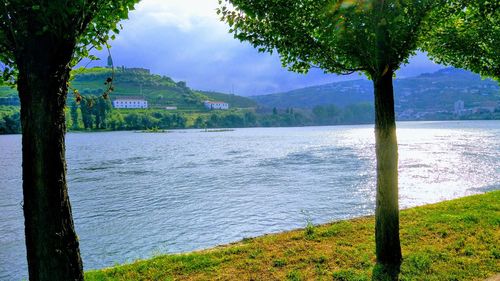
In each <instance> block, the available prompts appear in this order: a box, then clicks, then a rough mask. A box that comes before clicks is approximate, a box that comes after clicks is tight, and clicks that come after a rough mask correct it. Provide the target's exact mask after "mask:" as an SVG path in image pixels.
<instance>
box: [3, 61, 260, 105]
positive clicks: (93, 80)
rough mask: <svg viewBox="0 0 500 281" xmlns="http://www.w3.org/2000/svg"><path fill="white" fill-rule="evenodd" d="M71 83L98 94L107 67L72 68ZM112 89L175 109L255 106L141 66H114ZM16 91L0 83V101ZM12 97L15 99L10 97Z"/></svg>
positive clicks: (120, 94)
mask: <svg viewBox="0 0 500 281" xmlns="http://www.w3.org/2000/svg"><path fill="white" fill-rule="evenodd" d="M72 75H73V77H74V79H73V80H72V81H71V87H72V88H74V89H77V90H78V91H79V92H80V93H81V94H82V95H89V94H93V95H100V94H102V93H103V91H104V89H105V85H104V81H106V79H107V78H108V77H110V76H111V70H110V69H109V68H102V67H96V68H89V69H85V68H80V69H76V70H74V71H73V72H72ZM113 86H114V88H115V90H114V92H113V93H112V94H111V98H112V99H114V98H119V97H138V96H141V97H144V98H145V99H146V100H147V101H148V103H149V105H150V107H153V108H163V107H165V106H177V107H178V108H179V110H202V109H203V108H204V107H203V101H205V100H211V101H224V102H227V103H229V104H230V106H231V107H232V108H241V107H255V106H256V103H255V102H254V101H253V100H250V99H248V98H245V97H239V96H235V95H228V94H223V93H216V92H202V91H195V90H192V89H190V88H189V87H188V86H187V85H186V82H183V81H179V82H175V81H174V80H172V79H171V78H169V77H166V76H161V75H157V74H151V73H150V71H149V70H148V69H143V68H124V67H121V68H117V69H116V70H115V74H114V85H113ZM16 96H17V92H16V91H15V90H14V89H11V88H9V87H0V104H5V105H11V104H15V101H17V97H16ZM14 100H15V101H14Z"/></svg>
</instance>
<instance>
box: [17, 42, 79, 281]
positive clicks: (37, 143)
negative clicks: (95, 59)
mask: <svg viewBox="0 0 500 281" xmlns="http://www.w3.org/2000/svg"><path fill="white" fill-rule="evenodd" d="M73 49H74V43H73V42H64V41H63V39H59V38H53V37H51V38H43V37H41V36H36V35H34V36H33V37H31V39H30V40H29V42H25V43H24V46H23V48H22V50H23V52H22V53H21V54H18V55H17V56H16V63H17V65H18V69H19V76H18V91H19V97H20V100H21V123H22V132H23V137H22V144H23V193H24V205H23V209H24V218H25V235H26V248H27V259H28V268H29V278H30V280H54V281H55V280H83V268H82V261H81V258H80V251H79V247H78V239H77V236H76V233H75V229H74V225H73V218H72V214H71V206H70V202H69V198H68V189H67V186H66V160H65V143H64V139H65V131H66V125H65V114H64V107H65V104H66V95H67V84H66V83H67V81H68V78H69V71H70V68H69V62H70V60H71V55H72V52H73Z"/></svg>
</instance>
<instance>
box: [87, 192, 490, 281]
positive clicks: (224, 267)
mask: <svg viewBox="0 0 500 281" xmlns="http://www.w3.org/2000/svg"><path fill="white" fill-rule="evenodd" d="M373 230H374V218H373V217H363V218H356V219H352V220H347V221H338V222H333V223H329V224H325V225H319V226H312V225H309V226H307V227H306V228H305V229H298V230H293V231H290V232H284V233H278V234H270V235H265V236H261V237H257V238H250V239H244V240H243V241H240V242H237V243H234V244H230V245H224V246H219V247H216V248H213V249H208V250H203V251H199V252H192V253H187V254H176V255H164V256H158V257H155V258H152V259H150V260H144V261H137V262H135V263H133V264H127V265H122V266H117V267H113V268H108V269H103V270H98V271H91V272H87V273H86V280H332V278H333V280H371V276H372V271H373V268H374V266H375V254H374V249H375V242H374V237H373ZM499 241H500V191H493V192H489V193H486V194H481V195H474V196H469V197H465V198H460V199H456V200H451V201H446V202H441V203H437V204H432V205H426V206H421V207H416V208H411V209H407V210H403V211H401V244H402V250H403V256H404V261H403V264H402V266H401V274H400V279H401V280H484V279H485V278H488V277H491V276H493V275H495V274H498V273H500V248H499V247H498V245H499Z"/></svg>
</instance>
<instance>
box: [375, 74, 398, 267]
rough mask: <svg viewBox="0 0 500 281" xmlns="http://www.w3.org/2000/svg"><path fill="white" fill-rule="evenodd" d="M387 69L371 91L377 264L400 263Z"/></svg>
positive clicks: (395, 156)
mask: <svg viewBox="0 0 500 281" xmlns="http://www.w3.org/2000/svg"><path fill="white" fill-rule="evenodd" d="M392 75H393V71H392V70H391V69H389V70H386V71H385V73H383V74H382V75H380V76H378V77H373V84H374V89H375V142H376V155H377V202H376V210H375V242H376V254H377V262H379V263H382V264H393V265H394V264H400V263H401V246H400V241H399V205H398V143H397V138H396V120H395V114H394V90H393V86H392Z"/></svg>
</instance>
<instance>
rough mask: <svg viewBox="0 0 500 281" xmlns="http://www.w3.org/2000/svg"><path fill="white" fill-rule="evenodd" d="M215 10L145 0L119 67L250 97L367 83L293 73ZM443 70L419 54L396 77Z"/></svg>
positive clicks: (194, 0) (197, 0)
mask: <svg viewBox="0 0 500 281" xmlns="http://www.w3.org/2000/svg"><path fill="white" fill-rule="evenodd" d="M217 5H218V3H217V0H142V1H141V2H139V4H137V5H136V9H135V11H132V12H131V13H130V14H129V20H126V21H124V22H123V23H122V26H123V30H122V31H121V32H120V34H119V35H118V36H117V38H116V40H114V41H112V42H111V45H112V48H111V53H112V57H113V61H114V64H115V66H122V65H124V66H126V67H143V68H148V69H151V71H152V73H155V74H160V75H165V76H169V77H171V78H172V79H174V80H175V81H186V82H187V85H188V86H189V87H191V88H193V89H196V90H206V91H218V92H224V93H234V94H238V95H247V96H248V95H262V94H271V93H277V92H284V91H288V90H293V89H297V88H302V87H307V86H313V85H320V84H326V83H331V82H336V81H341V80H348V79H362V78H363V76H360V75H359V74H353V75H350V76H338V75H335V74H324V73H323V72H322V71H321V70H317V69H316V70H312V71H310V72H309V73H308V74H306V75H303V74H296V73H292V72H289V71H287V70H286V69H284V68H283V67H282V66H281V63H280V60H279V57H278V56H277V55H270V54H268V53H259V52H258V51H257V50H256V49H254V48H253V47H252V46H250V45H249V44H248V43H241V42H239V41H238V40H236V39H234V38H233V36H232V35H231V34H229V33H228V29H229V28H228V26H227V25H226V24H225V23H223V22H221V21H220V20H219V18H218V16H217V14H216V12H215V11H216V8H217ZM97 55H98V56H99V57H101V58H102V60H101V61H100V62H97V63H92V64H91V65H96V64H97V65H104V64H105V63H106V57H107V52H102V53H97ZM83 63H85V62H83ZM440 68H443V66H440V65H437V64H434V63H433V62H431V61H430V60H429V59H427V57H426V56H425V54H422V53H418V54H417V55H416V56H414V57H413V58H411V59H410V63H409V64H408V65H407V66H404V67H403V68H402V69H401V70H399V72H398V73H397V76H398V77H409V76H416V75H418V74H420V73H425V72H434V71H436V70H438V69H440Z"/></svg>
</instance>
